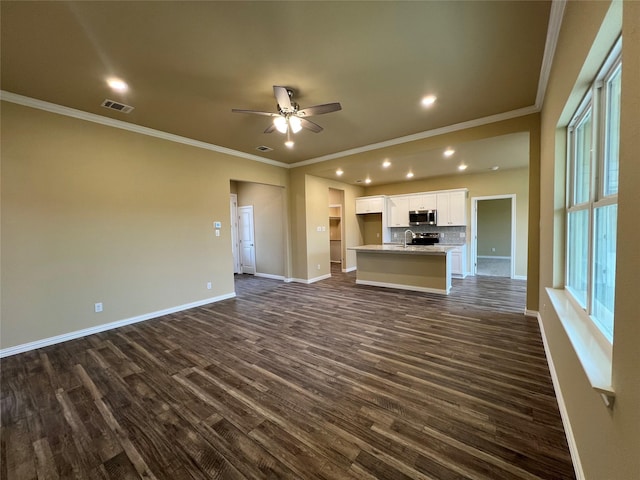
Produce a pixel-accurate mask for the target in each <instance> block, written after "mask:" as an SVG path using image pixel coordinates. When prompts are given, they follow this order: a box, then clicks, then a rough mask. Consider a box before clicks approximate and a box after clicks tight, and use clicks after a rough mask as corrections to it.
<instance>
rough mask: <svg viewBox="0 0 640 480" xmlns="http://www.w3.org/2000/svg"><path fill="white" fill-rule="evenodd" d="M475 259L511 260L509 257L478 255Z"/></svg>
mask: <svg viewBox="0 0 640 480" xmlns="http://www.w3.org/2000/svg"><path fill="white" fill-rule="evenodd" d="M477 258H494V259H496V260H511V257H501V256H498V255H478V256H477Z"/></svg>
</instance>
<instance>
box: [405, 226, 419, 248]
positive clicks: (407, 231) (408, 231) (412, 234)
mask: <svg viewBox="0 0 640 480" xmlns="http://www.w3.org/2000/svg"><path fill="white" fill-rule="evenodd" d="M407 233H410V234H411V238H413V237H414V236H415V235H416V234H415V233H413V232H412V231H411V230H409V229H408V228H407V229H406V230H405V231H404V248H407Z"/></svg>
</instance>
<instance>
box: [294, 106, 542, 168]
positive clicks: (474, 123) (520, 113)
mask: <svg viewBox="0 0 640 480" xmlns="http://www.w3.org/2000/svg"><path fill="white" fill-rule="evenodd" d="M539 111H540V108H538V107H536V106H535V105H531V106H529V107H524V108H519V109H517V110H511V111H509V112H503V113H498V114H496V115H489V116H488V117H483V118H477V119H475V120H469V121H466V122H462V123H456V124H454V125H448V126H446V127H442V128H436V129H434V130H427V131H426V132H420V133H414V134H413V135H407V136H405V137H398V138H392V139H391V140H386V141H384V142H379V143H372V144H370V145H364V146H362V147H357V148H352V149H350V150H344V151H342V152H336V153H330V154H329V155H323V156H322V157H316V158H310V159H309V160H303V161H301V162H296V163H292V164H291V165H289V168H296V167H304V166H306V165H313V164H314V163H320V162H326V161H327V160H334V159H336V158H343V157H347V156H349V155H356V154H358V153H363V152H370V151H371V150H378V149H381V148H386V147H392V146H394V145H401V144H403V143H409V142H414V141H416V140H423V139H425V138H430V137H436V136H438V135H444V134H447V133H452V132H457V131H460V130H466V129H468V128H473V127H479V126H482V125H488V124H490V123H496V122H501V121H504V120H510V119H512V118H518V117H524V116H525V115H530V114H532V113H538V112H539Z"/></svg>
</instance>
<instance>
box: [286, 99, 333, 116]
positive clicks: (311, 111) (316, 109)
mask: <svg viewBox="0 0 640 480" xmlns="http://www.w3.org/2000/svg"><path fill="white" fill-rule="evenodd" d="M338 110H342V105H340V104H339V103H338V102H335V103H325V104H322V105H314V106H313V107H307V108H303V109H302V110H298V113H297V115H299V116H300V117H310V116H312V115H322V114H323V113H331V112H337V111H338Z"/></svg>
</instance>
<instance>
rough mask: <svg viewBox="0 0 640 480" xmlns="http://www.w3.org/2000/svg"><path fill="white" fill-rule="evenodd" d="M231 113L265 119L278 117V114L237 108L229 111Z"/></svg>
mask: <svg viewBox="0 0 640 480" xmlns="http://www.w3.org/2000/svg"><path fill="white" fill-rule="evenodd" d="M231 112H232V113H251V114H252V115H265V116H267V117H279V116H280V114H278V113H273V112H259V111H257V110H239V109H237V108H233V109H231Z"/></svg>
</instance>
